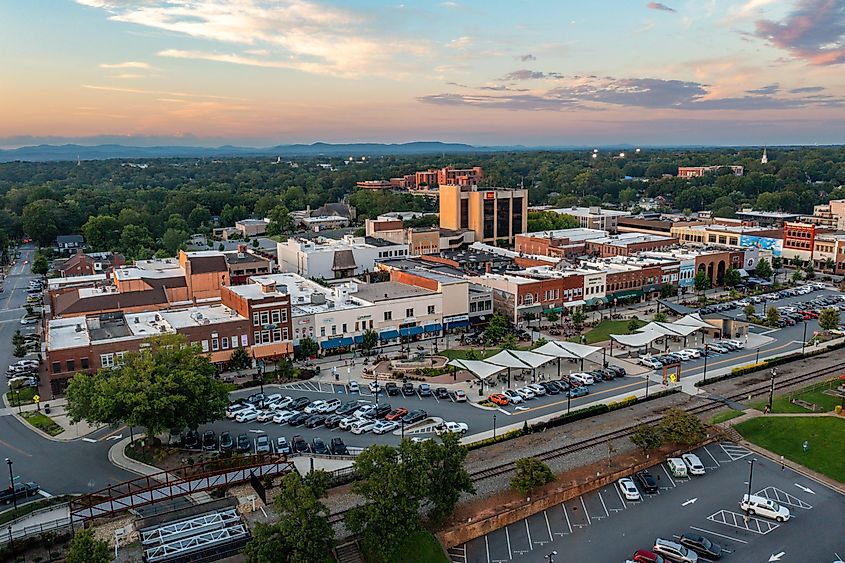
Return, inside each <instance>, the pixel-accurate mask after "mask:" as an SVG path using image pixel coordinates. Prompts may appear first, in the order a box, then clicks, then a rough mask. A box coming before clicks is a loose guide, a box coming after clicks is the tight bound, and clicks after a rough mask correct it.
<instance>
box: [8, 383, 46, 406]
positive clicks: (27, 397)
mask: <svg viewBox="0 0 845 563" xmlns="http://www.w3.org/2000/svg"><path fill="white" fill-rule="evenodd" d="M37 394H38V389H37V388H36V387H26V388H24V389H21V390H19V391H7V392H6V399H8V400H9V406H11V407H16V406H18V397H20V401H21V402H20V404H22V405H31V404H32V398H33V397H34V396H35V395H37Z"/></svg>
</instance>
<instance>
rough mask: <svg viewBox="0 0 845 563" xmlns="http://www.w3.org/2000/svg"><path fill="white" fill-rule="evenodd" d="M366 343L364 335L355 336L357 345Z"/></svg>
mask: <svg viewBox="0 0 845 563" xmlns="http://www.w3.org/2000/svg"><path fill="white" fill-rule="evenodd" d="M363 342H364V337H363V336H362V335H360V334H359V335H357V336H355V344H362V343H363Z"/></svg>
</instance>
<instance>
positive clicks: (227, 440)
mask: <svg viewBox="0 0 845 563" xmlns="http://www.w3.org/2000/svg"><path fill="white" fill-rule="evenodd" d="M233 449H235V440H234V439H232V434H231V433H229V432H221V433H220V451H222V452H228V451H231V450H233Z"/></svg>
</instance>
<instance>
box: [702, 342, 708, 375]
mask: <svg viewBox="0 0 845 563" xmlns="http://www.w3.org/2000/svg"><path fill="white" fill-rule="evenodd" d="M706 382H707V346H705V347H704V378H703V379H702V383H706Z"/></svg>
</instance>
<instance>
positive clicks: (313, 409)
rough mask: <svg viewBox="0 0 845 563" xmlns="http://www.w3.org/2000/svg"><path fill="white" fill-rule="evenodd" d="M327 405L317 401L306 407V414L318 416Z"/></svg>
mask: <svg viewBox="0 0 845 563" xmlns="http://www.w3.org/2000/svg"><path fill="white" fill-rule="evenodd" d="M325 404H326V402H325V401H321V400H317V401H314V402H313V403H311V404H310V405H308V406H306V407H305V414H318V413H320V412H322V411H321V410H320V409H322V408H323V406H324V405H325Z"/></svg>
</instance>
